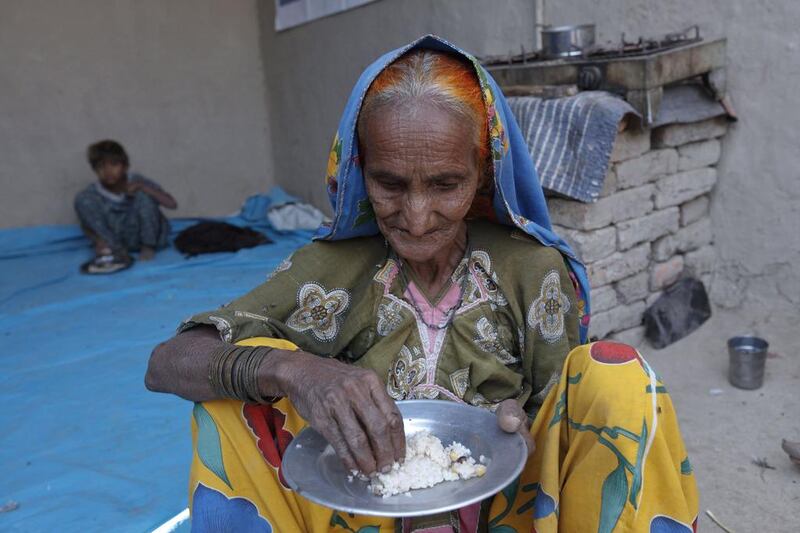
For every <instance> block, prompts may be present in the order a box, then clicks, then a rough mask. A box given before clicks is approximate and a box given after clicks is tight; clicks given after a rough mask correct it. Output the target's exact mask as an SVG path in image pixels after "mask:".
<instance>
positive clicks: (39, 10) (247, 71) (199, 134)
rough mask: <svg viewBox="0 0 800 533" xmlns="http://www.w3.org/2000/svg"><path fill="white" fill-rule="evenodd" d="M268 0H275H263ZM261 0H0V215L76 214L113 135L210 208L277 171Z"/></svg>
mask: <svg viewBox="0 0 800 533" xmlns="http://www.w3.org/2000/svg"><path fill="white" fill-rule="evenodd" d="M261 3H271V2H266V1H265V2H261ZM256 4H257V0H225V1H224V2H223V1H219V0H170V1H168V2H166V1H162V0H139V1H131V0H128V1H124V0H118V1H114V2H110V1H107V0H69V1H63V2H61V1H59V2H52V1H48V0H3V1H2V2H0V190H2V192H1V193H0V226H17V225H28V224H46V223H63V222H73V221H74V220H75V219H74V215H73V212H72V197H73V195H74V194H75V193H76V192H77V191H78V190H79V189H80V188H82V187H84V186H85V184H86V183H88V182H90V181H91V180H92V179H93V174H92V172H91V170H90V169H89V167H88V165H87V163H86V161H85V159H84V150H85V148H86V145H87V144H88V143H90V142H92V141H94V140H97V139H100V138H105V137H111V138H115V139H118V140H119V141H120V142H122V143H123V144H124V145H125V146H126V148H127V149H128V151H129V153H130V155H131V160H132V166H133V168H134V169H137V170H139V171H141V172H142V173H144V174H146V175H148V176H150V177H152V178H153V179H156V180H157V181H159V182H160V183H162V184H163V185H164V186H165V187H166V188H167V189H168V190H170V191H171V192H172V193H173V194H174V196H175V197H176V198H177V200H178V202H179V204H180V209H179V211H178V212H177V214H178V215H199V214H203V215H219V214H226V213H229V212H232V211H234V210H236V209H237V208H238V207H239V206H240V204H241V201H242V199H243V198H244V197H245V196H246V195H247V194H251V193H253V192H256V191H261V190H265V189H266V188H267V187H269V185H270V183H271V182H270V177H271V176H272V166H271V165H272V157H271V154H270V152H269V150H270V142H269V131H268V121H267V110H266V97H265V94H266V90H265V85H264V69H263V63H262V61H261V56H260V47H259V39H258V35H259V26H258V18H257V7H256Z"/></svg>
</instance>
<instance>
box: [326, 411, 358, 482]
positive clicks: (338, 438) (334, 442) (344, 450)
mask: <svg viewBox="0 0 800 533" xmlns="http://www.w3.org/2000/svg"><path fill="white" fill-rule="evenodd" d="M320 433H322V436H323V437H325V440H327V441H328V444H330V445H331V447H332V448H333V451H335V452H336V455H338V456H339V459H341V460H342V463H344V467H345V468H346V469H347V470H349V471H352V470H359V466H358V464H357V463H356V461H355V459H353V456H352V455H351V454H350V449H349V448H348V445H347V441H346V440H345V438H344V435H342V433H341V431H339V428H338V426H337V425H336V422H335V421H333V420H331V421H330V423H328V424H325V425H324V426H323V427H321V428H320Z"/></svg>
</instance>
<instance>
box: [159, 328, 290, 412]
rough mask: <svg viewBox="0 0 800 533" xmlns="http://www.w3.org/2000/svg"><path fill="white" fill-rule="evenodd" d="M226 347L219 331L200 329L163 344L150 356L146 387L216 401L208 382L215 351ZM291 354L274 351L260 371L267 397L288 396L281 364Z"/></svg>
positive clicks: (182, 334)
mask: <svg viewBox="0 0 800 533" xmlns="http://www.w3.org/2000/svg"><path fill="white" fill-rule="evenodd" d="M224 344H226V343H225V342H223V341H222V340H220V338H219V333H217V330H216V329H214V328H213V327H210V326H199V327H196V328H192V329H190V330H188V331H185V332H183V333H180V334H178V335H176V336H174V337H172V338H171V339H169V340H167V341H165V342H162V343H161V344H159V345H158V346H156V347H155V349H153V352H152V354H150V362H149V363H148V365H147V374H146V375H145V378H144V383H145V386H146V387H147V388H148V389H149V390H151V391H153V392H168V393H171V394H176V395H178V396H180V397H181V398H184V399H186V400H190V401H193V402H205V401H208V400H217V399H219V398H220V396H219V394H218V393H217V392H215V391H214V389H213V388H212V387H211V382H210V381H209V379H208V370H209V364H210V362H211V357H212V354H213V353H214V351H215V350H216V349H217V348H219V347H220V346H222V345H224ZM265 350H266V348H265ZM291 354H292V352H288V351H285V350H271V351H270V352H269V354H267V356H266V359H265V361H264V364H263V365H262V368H261V369H260V370H261V372H260V374H261V377H260V379H259V386H260V388H261V392H262V394H263V395H264V396H285V395H286V391H285V390H283V385H282V383H283V380H282V376H281V375H280V374H281V370H283V369H284V366H285V365H284V364H282V362H283V361H284V360H285V359H286V357H287V356H291Z"/></svg>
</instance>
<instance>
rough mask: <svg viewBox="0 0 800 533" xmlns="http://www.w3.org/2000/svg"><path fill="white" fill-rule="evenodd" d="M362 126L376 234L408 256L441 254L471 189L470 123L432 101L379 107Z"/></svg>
mask: <svg viewBox="0 0 800 533" xmlns="http://www.w3.org/2000/svg"><path fill="white" fill-rule="evenodd" d="M364 126H366V127H365V128H363V129H365V130H366V131H363V132H362V131H360V132H359V136H360V140H361V149H362V158H363V159H362V160H363V171H364V179H365V182H366V187H367V194H368V195H369V199H370V202H372V207H373V209H374V210H375V217H376V219H377V223H378V227H379V228H380V230H381V233H383V235H384V237H386V239H387V240H388V241H389V244H391V245H392V248H394V250H395V251H396V252H397V253H398V254H399V255H400V257H402V258H403V259H405V260H408V261H416V262H425V261H430V260H432V259H434V258H436V257H439V256H441V254H447V253H448V252H449V251H450V250H451V249H452V246H454V245H455V243H456V239H457V237H458V236H459V234H460V232H461V231H462V230H463V227H464V217H465V216H466V214H467V212H468V211H469V208H470V205H471V204H472V200H473V198H474V197H475V192H476V191H477V188H478V176H479V164H478V156H477V149H476V147H475V132H474V130H473V128H474V126H473V125H472V124H471V123H470V122H469V121H467V120H464V119H463V118H461V117H458V116H457V115H455V114H454V113H450V112H447V111H444V110H442V109H440V108H438V107H436V106H432V105H422V106H420V107H417V108H416V109H414V110H413V112H412V111H410V110H408V109H406V108H403V107H391V106H390V107H386V108H382V109H380V110H379V111H376V112H375V113H374V114H373V115H372V116H371V117H369V118H367V119H366V121H365V123H364Z"/></svg>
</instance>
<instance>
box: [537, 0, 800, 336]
mask: <svg viewBox="0 0 800 533" xmlns="http://www.w3.org/2000/svg"><path fill="white" fill-rule="evenodd" d="M545 17H546V22H548V23H552V24H564V23H582V22H594V23H596V24H597V26H598V30H599V35H598V39H599V40H611V39H617V40H618V39H619V35H620V33H621V32H625V33H626V35H627V36H628V37H629V38H630V37H633V36H638V35H645V36H651V35H656V34H662V33H666V32H670V31H675V30H680V29H683V28H685V27H687V26H690V25H692V24H699V25H700V28H701V30H702V33H703V34H704V35H705V36H708V37H711V36H725V37H727V38H728V69H727V73H728V88H729V92H730V94H731V95H732V96H733V101H734V105H735V107H736V110H737V111H738V113H739V116H740V118H741V120H740V121H739V122H738V123H737V124H735V125H734V126H733V127H732V128H731V129H730V130H729V132H728V135H727V136H726V138H725V139H724V142H723V153H722V161H721V162H720V164H719V181H718V183H717V186H716V189H715V190H714V192H713V194H712V223H713V227H714V232H715V240H716V248H717V251H718V254H719V261H718V264H717V268H716V276H715V278H714V281H713V284H712V295H713V296H714V299H715V301H716V302H717V303H718V304H722V305H725V306H729V307H744V308H746V309H747V310H748V311H749V312H752V313H754V314H760V313H767V314H769V313H792V314H794V316H795V317H797V316H798V314H800V231H798V229H797V228H798V227H800V145H799V142H798V133H797V127H798V126H797V125H798V124H800V96H799V95H798V89H797V88H798V87H799V86H800V59H798V57H799V56H798V51H799V49H800V38H799V37H798V32H797V22H798V21H799V20H800V2H796V1H794V0H765V1H762V2H753V1H751V0H670V1H668V2H664V1H663V0H607V1H604V2H590V1H588V0H559V1H558V2H548V4H547V10H546V13H545ZM762 316H763V315H762ZM755 318H756V317H755V316H754V319H755ZM767 320H769V318H768V316H767Z"/></svg>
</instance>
